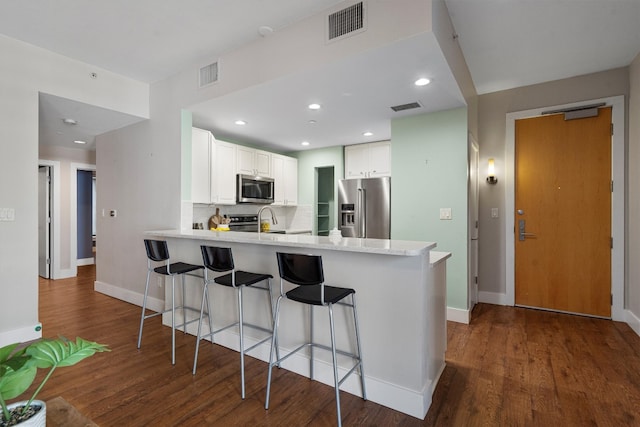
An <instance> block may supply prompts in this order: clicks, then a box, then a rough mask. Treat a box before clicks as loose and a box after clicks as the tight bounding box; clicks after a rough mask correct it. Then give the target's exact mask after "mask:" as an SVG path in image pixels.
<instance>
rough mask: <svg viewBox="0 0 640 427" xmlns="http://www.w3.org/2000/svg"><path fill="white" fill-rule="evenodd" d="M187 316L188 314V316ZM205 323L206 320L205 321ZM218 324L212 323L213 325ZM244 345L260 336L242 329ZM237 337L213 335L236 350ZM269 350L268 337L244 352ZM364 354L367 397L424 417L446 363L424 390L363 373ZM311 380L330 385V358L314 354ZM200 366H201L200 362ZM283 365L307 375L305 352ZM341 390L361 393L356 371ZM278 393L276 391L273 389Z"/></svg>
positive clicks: (256, 354) (261, 354)
mask: <svg viewBox="0 0 640 427" xmlns="http://www.w3.org/2000/svg"><path fill="white" fill-rule="evenodd" d="M176 316H177V317H176V323H182V317H181V312H180V310H178V311H177V312H176ZM187 319H188V320H190V319H191V318H190V317H189V316H187ZM162 323H163V325H165V326H170V325H171V313H165V314H164V315H163V319H162ZM205 324H206V323H205ZM215 327H217V325H215V324H214V328H215ZM197 328H198V322H197V321H196V322H194V323H190V324H189V325H187V333H189V334H192V335H196V334H197ZM207 332H208V328H206V326H205V329H204V333H207ZM244 339H245V346H246V347H251V346H253V345H254V344H256V343H257V342H258V341H259V337H250V336H248V335H247V332H246V330H245V337H244ZM207 340H208V341H211V339H210V338H207ZM239 342H240V339H239V336H238V332H237V329H235V328H231V329H229V330H226V331H221V332H219V333H217V334H216V335H215V343H216V344H218V345H222V346H224V347H227V348H230V349H232V350H234V351H239V348H240V344H239ZM203 345H205V343H202V344H201V345H200V351H205V349H206V346H205V347H204V348H203ZM270 350H271V341H270V340H269V341H267V342H264V343H262V344H260V345H258V346H257V347H256V348H255V349H253V350H252V351H251V353H247V354H246V355H247V356H249V357H253V358H255V359H258V360H262V361H263V362H269V351H270ZM291 350H292V349H290V348H283V347H280V354H281V355H285V354H287V353H289V352H290V351H291ZM141 351H144V336H143V340H142V348H141ZM366 357H367V355H366V354H365V355H364V360H365V362H364V363H365V383H366V384H365V386H366V388H367V400H370V401H372V402H375V403H378V404H380V405H383V406H386V407H388V408H392V409H395V410H396V411H400V412H403V413H405V414H407V415H410V416H412V417H415V418H419V419H421V420H423V419H424V418H425V417H426V415H427V411H428V410H429V407H430V406H431V402H432V396H433V392H434V390H435V388H436V385H437V384H438V380H439V379H440V376H441V374H442V372H444V368H445V363H444V361H443V363H442V365H441V366H440V368H439V369H438V374H437V376H436V378H434V379H430V380H429V381H427V383H426V385H425V387H424V389H423V390H420V391H416V390H410V389H407V388H405V387H400V386H398V385H396V384H392V383H389V382H386V381H383V380H380V379H378V378H374V377H370V376H366V371H367V368H366V363H367V362H366ZM313 366H314V371H313V373H314V380H316V381H319V382H321V383H324V384H326V385H329V386H332V387H333V381H334V379H333V367H332V365H331V363H330V362H328V361H325V360H322V359H319V358H316V359H315V360H314V364H313ZM199 367H201V366H199ZM282 368H283V369H286V370H288V371H292V372H295V373H297V374H300V375H303V376H305V377H309V357H308V355H306V354H305V353H304V352H300V353H296V354H294V355H292V356H291V357H290V358H288V359H287V360H285V361H284V362H282ZM346 373H347V369H345V368H343V367H339V368H338V376H339V377H340V378H342V377H343V376H344V375H345V374H346ZM340 390H342V391H346V392H347V393H350V394H353V395H355V396H362V389H361V387H360V378H359V377H358V374H354V375H350V376H349V377H348V378H347V379H346V380H345V382H344V383H342V385H341V386H340ZM274 393H277V391H274Z"/></svg>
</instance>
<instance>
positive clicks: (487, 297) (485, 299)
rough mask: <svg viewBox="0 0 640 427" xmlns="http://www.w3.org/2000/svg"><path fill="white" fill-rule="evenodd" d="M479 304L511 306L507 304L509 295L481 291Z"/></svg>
mask: <svg viewBox="0 0 640 427" xmlns="http://www.w3.org/2000/svg"><path fill="white" fill-rule="evenodd" d="M478 302H482V303H486V304H494V305H510V304H507V294H501V293H498V292H485V291H480V292H478ZM511 305H513V304H511Z"/></svg>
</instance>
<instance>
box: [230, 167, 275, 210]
mask: <svg viewBox="0 0 640 427" xmlns="http://www.w3.org/2000/svg"><path fill="white" fill-rule="evenodd" d="M273 186H274V180H273V178H267V177H263V176H252V175H242V174H238V175H237V180H236V202H237V203H258V204H263V205H268V204H271V203H273V195H274V192H273Z"/></svg>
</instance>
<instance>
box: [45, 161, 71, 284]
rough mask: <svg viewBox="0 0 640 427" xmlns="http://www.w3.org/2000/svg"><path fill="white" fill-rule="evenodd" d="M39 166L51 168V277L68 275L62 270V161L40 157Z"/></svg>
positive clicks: (57, 277) (60, 277)
mask: <svg viewBox="0 0 640 427" xmlns="http://www.w3.org/2000/svg"><path fill="white" fill-rule="evenodd" d="M38 166H49V167H50V168H51V169H50V170H51V194H50V196H51V206H50V209H51V234H50V239H51V241H50V242H49V246H50V247H51V253H50V257H51V264H50V265H49V276H50V277H51V279H62V278H64V277H68V276H66V275H65V273H63V272H62V271H61V270H60V162H59V161H57V160H43V159H38Z"/></svg>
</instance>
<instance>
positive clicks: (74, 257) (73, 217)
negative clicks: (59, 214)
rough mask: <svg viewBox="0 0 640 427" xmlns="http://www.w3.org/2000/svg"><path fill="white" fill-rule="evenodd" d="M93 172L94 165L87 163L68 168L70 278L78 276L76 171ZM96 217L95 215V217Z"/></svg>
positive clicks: (72, 165)
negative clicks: (71, 274)
mask: <svg viewBox="0 0 640 427" xmlns="http://www.w3.org/2000/svg"><path fill="white" fill-rule="evenodd" d="M79 170H84V171H95V170H96V165H90V164H87V163H71V168H70V176H69V182H70V188H69V195H70V197H69V199H70V200H69V217H70V224H71V226H70V227H69V228H70V230H69V231H70V233H69V234H70V239H71V241H70V242H69V246H70V254H69V263H70V266H71V271H72V273H73V276H72V277H75V276H77V275H78V171H79ZM96 216H97V215H96Z"/></svg>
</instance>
